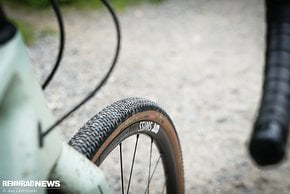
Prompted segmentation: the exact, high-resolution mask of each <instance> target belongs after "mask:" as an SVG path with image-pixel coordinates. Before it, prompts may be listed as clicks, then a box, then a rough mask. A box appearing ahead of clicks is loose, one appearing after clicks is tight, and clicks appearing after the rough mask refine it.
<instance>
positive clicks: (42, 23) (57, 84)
mask: <svg viewBox="0 0 290 194" xmlns="http://www.w3.org/2000/svg"><path fill="white" fill-rule="evenodd" d="M21 14H23V12H21V11H19V12H18V13H15V15H16V16H19V15H21ZM263 14H264V7H263V1H262V0H244V1H239V0H220V1H213V0H208V1H204V0H179V1H177V0H175V1H174V0H167V1H165V2H164V3H162V4H160V5H148V4H146V5H140V6H137V7H131V8H130V9H127V10H126V11H123V12H121V13H119V15H120V20H121V23H122V29H123V42H122V53H121V58H120V60H119V64H118V66H117V68H116V70H115V71H114V74H113V76H112V77H111V78H110V80H109V82H108V84H107V85H106V87H105V88H103V89H102V91H101V92H100V93H99V94H98V95H97V96H96V97H95V98H94V99H93V100H92V101H91V102H90V103H88V104H87V105H86V106H85V107H84V108H82V109H81V110H80V111H79V112H78V113H76V114H75V115H74V116H72V118H71V119H70V120H69V121H67V122H66V123H64V124H63V125H62V126H61V128H62V131H63V133H64V137H65V139H68V138H69V137H70V136H71V135H72V134H73V133H74V132H75V130H76V129H78V128H79V127H80V126H81V125H82V123H84V122H85V121H86V120H88V118H90V117H92V116H93V115H94V114H95V113H97V112H98V111H100V110H101V109H102V108H104V107H105V106H106V105H108V104H111V103H112V102H114V101H116V100H119V99H122V98H125V97H129V96H141V97H145V98H148V99H151V100H153V101H156V102H158V103H159V104H160V105H161V106H162V107H163V108H164V109H165V110H166V111H167V112H168V113H169V115H171V117H172V119H173V121H174V122H175V125H176V127H177V130H178V132H179V136H180V140H181V144H182V148H183V155H184V168H185V177H186V192H187V193H189V194H191V193H198V194H199V193H200V194H207V193H208V194H210V193H216V194H219V193H225V194H232V193H235V194H236V193H240V194H245V193H251V194H253V193H254V194H274V193H280V194H286V193H290V182H289V178H290V174H289V173H290V165H289V162H284V163H283V164H282V165H280V166H278V167H277V168H273V169H266V170H260V169H258V168H257V167H256V166H255V165H254V164H253V163H252V161H251V160H250V159H249V157H248V153H247V149H246V146H247V140H248V137H249V134H250V131H251V126H252V123H253V120H254V116H255V111H256V107H257V103H258V100H259V94H260V85H261V77H262V68H263V67H262V66H263V48H264V42H263V38H264V23H263ZM25 15H26V17H25V18H26V19H27V21H28V22H31V23H34V24H37V25H36V28H38V29H39V30H41V29H45V28H47V27H50V28H55V24H54V23H55V21H54V18H53V16H52V14H51V13H50V12H48V11H42V12H40V13H27V14H25ZM64 15H65V22H66V25H67V47H66V53H65V58H64V61H63V65H62V67H61V69H60V71H59V72H58V74H57V75H56V79H55V80H54V81H53V83H52V84H51V86H50V87H49V89H48V90H47V91H46V95H47V97H48V100H49V105H50V106H51V107H52V108H53V109H54V111H55V114H56V116H59V115H61V114H62V113H63V112H64V111H65V110H68V107H70V106H71V105H72V104H75V103H76V102H78V100H79V99H80V98H81V97H82V96H83V95H84V93H86V92H87V91H89V90H90V88H92V87H93V85H94V83H95V82H96V80H98V79H100V78H101V76H102V75H103V73H104V72H105V71H106V69H107V68H108V64H109V62H110V60H111V55H112V53H113V48H114V41H115V40H114V39H113V38H112V37H115V34H114V33H115V32H114V29H113V26H112V22H111V18H110V16H109V15H108V14H107V13H106V12H104V11H98V12H88V13H87V12H84V11H79V10H65V14H64ZM55 48H56V37H55V36H45V35H42V36H40V38H39V41H38V42H37V43H36V44H34V45H32V46H31V47H30V53H31V55H32V58H33V61H34V63H35V64H37V67H38V69H39V75H40V77H42V76H43V72H47V70H48V69H49V67H50V66H49V65H50V64H51V63H52V61H53V59H54V55H55V54H54V53H55V51H54V50H55ZM72 88H73V89H72ZM71 129H75V130H71Z"/></svg>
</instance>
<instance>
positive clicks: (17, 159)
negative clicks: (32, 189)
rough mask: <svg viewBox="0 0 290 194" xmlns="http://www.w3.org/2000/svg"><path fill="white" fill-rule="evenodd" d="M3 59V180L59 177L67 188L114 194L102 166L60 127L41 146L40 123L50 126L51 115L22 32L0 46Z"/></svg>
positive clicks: (0, 72) (0, 101)
mask: <svg viewBox="0 0 290 194" xmlns="http://www.w3.org/2000/svg"><path fill="white" fill-rule="evenodd" d="M0 60H1V61H0V181H1V182H2V181H4V180H21V181H23V180H49V179H57V180H60V181H61V185H62V189H63V191H65V192H66V193H96V194H98V193H100V194H101V193H104V194H105V193H110V190H109V187H108V185H107V182H106V180H105V177H104V175H103V173H102V172H101V170H100V169H99V168H98V167H97V166H96V165H94V164H92V163H91V162H90V161H88V160H87V159H86V158H85V157H83V156H82V155H81V154H80V153H78V152H77V151H75V150H74V149H72V148H71V147H69V146H68V145H67V144H66V143H62V142H61V140H60V136H59V133H58V131H57V130H54V131H53V132H51V133H50V134H48V135H47V136H46V137H45V140H44V145H43V147H40V146H39V141H38V140H39V139H38V135H39V134H38V123H39V124H41V126H42V129H47V128H48V127H49V126H50V125H51V124H52V123H53V117H52V113H51V111H50V110H49V108H48V107H47V103H46V100H45V98H44V95H43V92H42V89H41V87H40V85H39V83H38V80H37V79H36V76H35V74H34V72H33V68H32V65H31V63H30V60H29V57H28V55H27V53H26V48H25V46H24V44H23V41H22V38H21V36H20V34H19V33H17V34H16V36H15V37H14V38H13V39H12V40H10V41H9V42H8V43H6V44H4V45H2V46H0ZM1 182H0V184H1ZM64 185H67V186H64ZM2 189H3V188H2V184H1V185H0V193H1V191H2ZM38 193H46V190H45V189H39V192H38Z"/></svg>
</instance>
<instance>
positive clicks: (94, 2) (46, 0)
mask: <svg viewBox="0 0 290 194" xmlns="http://www.w3.org/2000/svg"><path fill="white" fill-rule="evenodd" d="M6 1H9V2H10V3H13V4H22V5H26V6H28V7H32V8H47V7H49V6H50V0H6ZM56 1H57V3H58V4H59V5H62V6H73V7H78V8H99V7H101V5H102V3H101V1H100V0H56ZM162 1H163V0H111V1H110V2H111V3H112V4H113V6H115V7H116V8H125V7H126V6H128V5H133V4H139V3H142V2H150V3H160V2H162Z"/></svg>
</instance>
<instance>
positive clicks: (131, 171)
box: [127, 134, 139, 194]
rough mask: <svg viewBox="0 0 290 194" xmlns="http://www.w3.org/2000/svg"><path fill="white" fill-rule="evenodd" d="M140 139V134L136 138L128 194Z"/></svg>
mask: <svg viewBox="0 0 290 194" xmlns="http://www.w3.org/2000/svg"><path fill="white" fill-rule="evenodd" d="M138 139H139V134H138V135H137V137H136V143H135V148H134V153H133V159H132V164H131V170H130V177H129V182H128V188H127V194H129V190H130V184H131V178H132V173H133V168H134V164H135V156H136V150H137V145H138Z"/></svg>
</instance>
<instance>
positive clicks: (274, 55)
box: [249, 0, 290, 166]
mask: <svg viewBox="0 0 290 194" xmlns="http://www.w3.org/2000/svg"><path fill="white" fill-rule="evenodd" d="M266 24H267V34H266V56H265V72H264V73H265V74H264V84H263V92H262V99H261V103H260V108H259V111H258V115H257V118H256V122H255V123H254V129H253V133H252V136H251V140H250V145H249V151H250V155H251V156H252V158H253V159H254V160H255V162H256V163H257V164H258V165H261V166H267V165H273V164H277V163H279V162H280V161H281V160H282V159H283V158H284V156H285V154H286V147H287V138H288V134H289V118H290V111H289V110H290V1H287V0H266Z"/></svg>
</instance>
